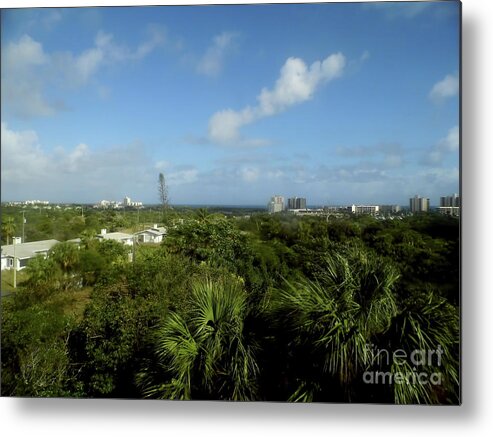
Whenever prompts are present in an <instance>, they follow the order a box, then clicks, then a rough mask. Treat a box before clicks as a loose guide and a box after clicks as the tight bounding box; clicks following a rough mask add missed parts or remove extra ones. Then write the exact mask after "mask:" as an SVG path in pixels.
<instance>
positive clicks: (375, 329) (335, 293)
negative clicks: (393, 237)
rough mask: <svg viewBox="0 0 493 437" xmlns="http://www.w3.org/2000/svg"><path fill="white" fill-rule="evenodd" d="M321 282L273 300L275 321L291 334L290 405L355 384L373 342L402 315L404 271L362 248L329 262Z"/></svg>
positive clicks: (292, 288)
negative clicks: (399, 295) (397, 290)
mask: <svg viewBox="0 0 493 437" xmlns="http://www.w3.org/2000/svg"><path fill="white" fill-rule="evenodd" d="M324 267H325V273H324V274H322V276H321V277H320V279H319V280H318V281H312V280H308V279H303V280H301V281H299V282H296V283H289V282H288V283H287V285H286V287H285V288H284V289H279V290H276V291H275V292H274V294H273V296H272V298H271V301H270V307H271V311H272V316H273V318H274V319H275V320H277V323H278V324H279V328H280V329H282V330H287V332H288V336H289V338H288V339H287V342H288V345H289V347H290V348H291V352H290V355H291V356H292V357H293V359H292V363H291V372H292V373H293V375H291V376H292V379H293V380H294V383H292V394H291V396H290V397H289V400H290V401H311V400H313V399H314V398H317V396H324V390H325V391H327V386H328V385H334V383H335V384H338V385H339V386H340V387H342V390H343V392H344V396H345V398H346V400H349V398H350V396H351V394H350V390H349V389H350V387H351V384H352V383H353V382H354V381H356V380H357V376H358V375H360V374H361V372H362V371H364V369H366V367H367V366H368V365H369V364H370V363H371V353H370V352H371V349H370V348H369V347H368V346H369V345H370V344H371V341H372V337H373V336H374V335H376V334H378V333H380V332H384V331H385V330H386V329H388V328H389V326H390V325H391V322H392V319H393V317H394V316H395V315H396V314H397V307H396V301H395V296H394V293H393V288H394V286H395V284H396V281H397V280H398V278H399V274H398V272H397V271H396V270H395V269H394V268H393V267H392V266H391V265H389V264H388V263H385V262H383V260H381V259H379V258H377V257H375V256H374V255H372V254H371V253H369V252H366V251H364V250H361V249H351V250H348V251H347V253H345V254H338V253H336V254H334V255H331V256H328V257H327V258H326V260H325V265H324Z"/></svg>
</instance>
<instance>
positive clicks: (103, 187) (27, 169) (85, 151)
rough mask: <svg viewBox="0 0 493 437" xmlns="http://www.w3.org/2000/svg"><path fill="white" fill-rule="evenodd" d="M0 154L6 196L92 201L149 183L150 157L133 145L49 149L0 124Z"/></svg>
mask: <svg viewBox="0 0 493 437" xmlns="http://www.w3.org/2000/svg"><path fill="white" fill-rule="evenodd" d="M1 154H2V162H1V167H2V168H1V184H2V196H3V197H4V198H6V199H9V200H15V199H26V198H32V197H34V198H46V199H48V200H50V199H57V200H62V201H88V202H92V201H97V200H100V199H101V198H111V199H119V198H120V197H122V196H123V195H125V194H128V195H131V196H134V194H133V193H134V192H135V191H136V190H137V189H138V188H139V187H140V186H141V185H144V186H145V189H146V190H148V187H149V186H152V187H155V183H153V182H154V181H153V180H151V179H154V178H153V177H154V175H155V173H153V171H152V169H151V168H149V167H150V165H149V161H150V160H149V159H148V158H147V157H146V155H145V153H144V151H143V150H142V146H141V145H140V144H138V143H135V144H130V145H127V146H120V147H116V148H113V149H106V150H96V151H95V150H92V149H91V148H90V147H89V146H88V145H86V144H84V143H80V144H78V145H77V146H75V147H73V148H62V147H58V148H56V149H54V150H52V151H51V150H49V149H48V148H46V147H43V146H42V145H41V142H40V140H39V138H38V135H37V134H36V132H34V131H31V130H27V131H15V130H13V129H11V128H10V127H9V126H8V125H7V123H4V122H2V124H1ZM156 178H157V176H156ZM156 197H157V195H156Z"/></svg>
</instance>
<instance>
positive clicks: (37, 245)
mask: <svg viewBox="0 0 493 437" xmlns="http://www.w3.org/2000/svg"><path fill="white" fill-rule="evenodd" d="M57 243H60V242H59V241H58V240H41V241H30V242H29V243H18V244H16V245H15V257H16V258H19V259H25V258H33V257H34V256H36V255H37V254H38V253H43V252H47V251H48V250H50V249H51V248H52V247H53V246H54V245H55V244H57ZM2 256H10V257H13V256H14V245H13V244H8V245H5V246H2Z"/></svg>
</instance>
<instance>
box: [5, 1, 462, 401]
mask: <svg viewBox="0 0 493 437" xmlns="http://www.w3.org/2000/svg"><path fill="white" fill-rule="evenodd" d="M0 20H1V21H0V24H1V51H0V53H1V136H0V138H1V209H0V212H1V305H0V308H1V331H0V337H1V345H0V346H1V374H0V375H1V378H0V394H1V396H2V397H12V398H62V399H69V398H72V399H75V398H76V399H132V400H135V399H138V400H142V402H143V403H145V402H149V400H152V399H154V400H182V401H242V402H245V401H248V402H279V403H327V404H332V403H334V404H377V405H378V404H385V405H417V404H420V405H451V406H458V405H461V403H462V395H461V387H462V385H461V381H462V372H461V370H462V369H461V363H462V355H461V347H462V343H461V327H462V323H461V322H462V320H461V310H462V304H461V279H462V274H461V260H462V257H461V254H462V251H461V244H462V240H461V229H462V227H461V209H462V207H461V204H462V195H461V188H462V177H461V176H462V167H461V166H462V156H461V155H462V141H461V134H462V126H461V121H462V110H461V99H462V93H461V90H462V86H461V70H462V57H461V56H462V51H461V38H462V36H461V35H462V27H461V26H462V4H461V2H459V1H455V0H443V1H409V2H408V1H402V2H395V1H386V2H379V1H376V2H364V1H362V2H325V3H277V4H267V3H257V4H223V5H221V4H216V5H215V4H207V5H199V4H196V5H191V4H190V5H154V6H153V5H148V6H145V5H134V6H128V5H127V6H99V7H91V6H72V7H58V8H57V7H51V6H47V7H24V8H16V7H8V6H2V8H1V9H0ZM466 197H467V196H466ZM466 207H467V205H466ZM466 210H469V208H466ZM64 402H65V401H64ZM91 402H93V401H91ZM142 402H139V404H140V403H142ZM185 404H186V403H185ZM163 405H164V404H163ZM188 405H190V404H188ZM185 408H186V407H185ZM344 408H347V407H344ZM393 408H394V407H393ZM452 410H455V409H452Z"/></svg>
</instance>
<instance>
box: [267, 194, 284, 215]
mask: <svg viewBox="0 0 493 437" xmlns="http://www.w3.org/2000/svg"><path fill="white" fill-rule="evenodd" d="M267 209H268V210H269V213H270V214H274V213H276V212H282V211H284V197H282V196H272V197H271V198H270V202H269V204H268V205H267Z"/></svg>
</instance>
